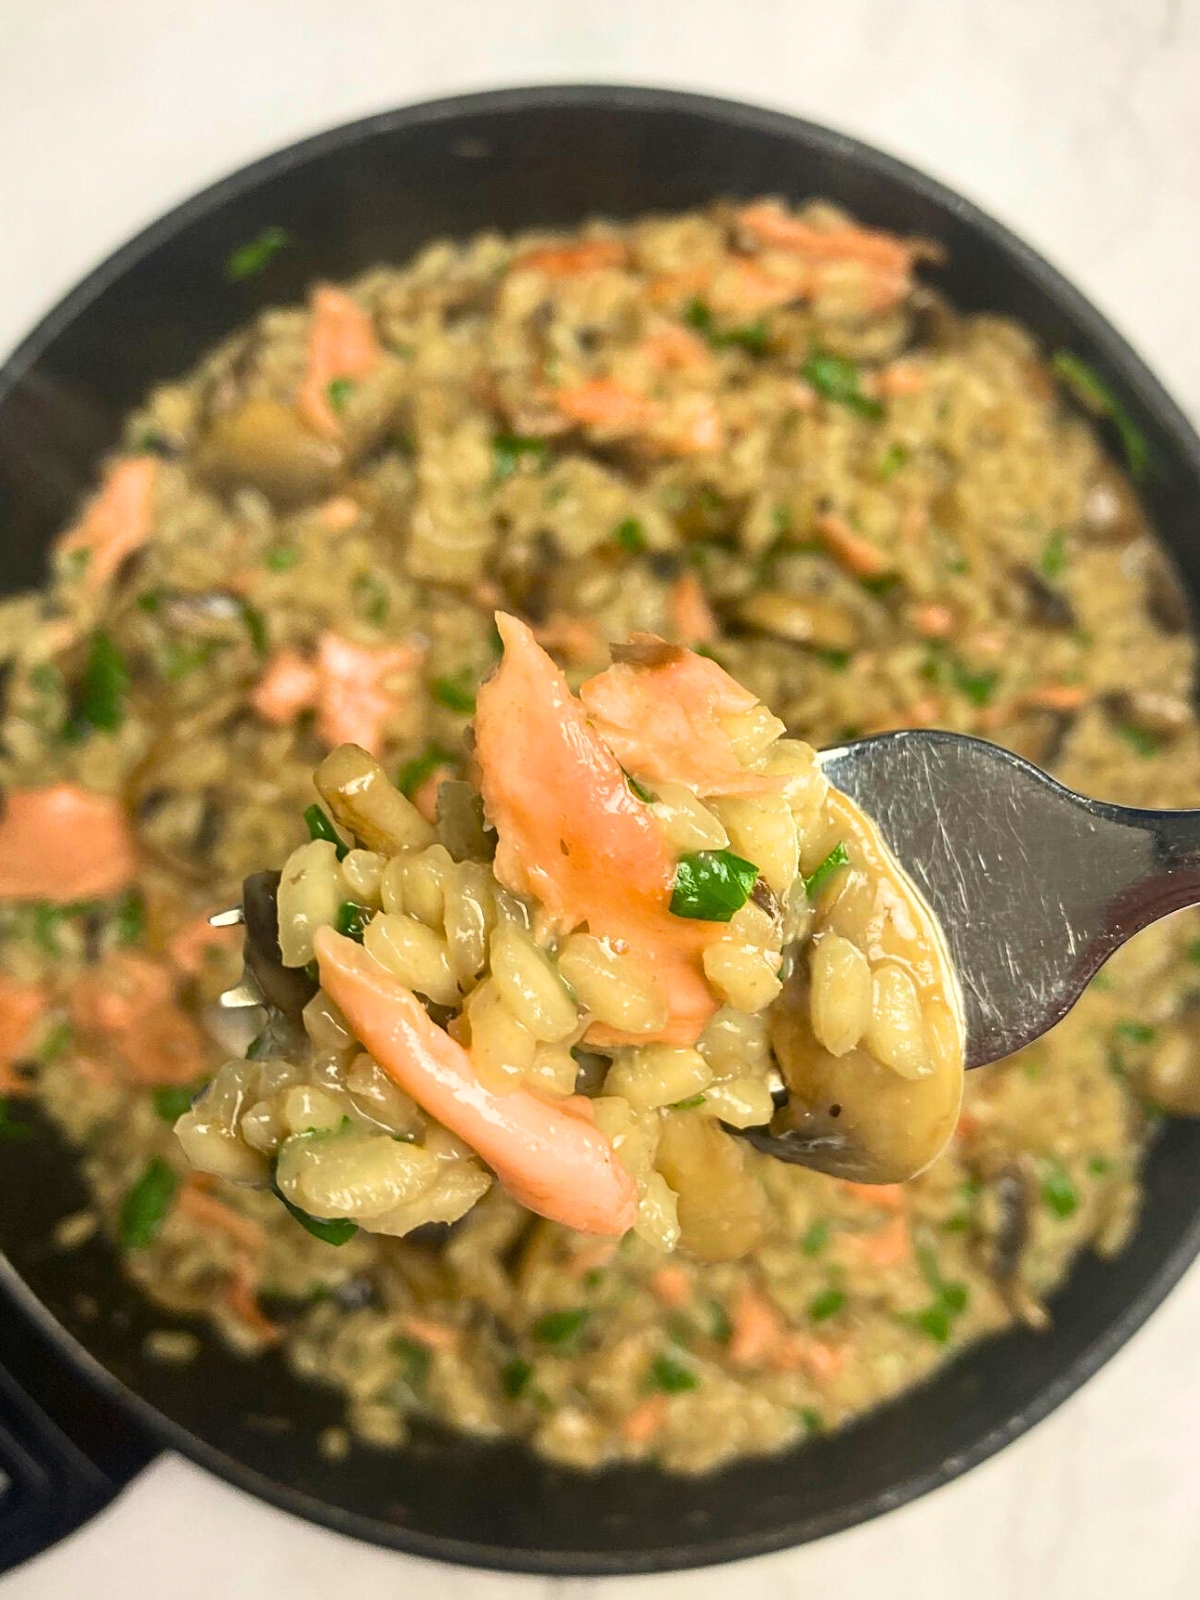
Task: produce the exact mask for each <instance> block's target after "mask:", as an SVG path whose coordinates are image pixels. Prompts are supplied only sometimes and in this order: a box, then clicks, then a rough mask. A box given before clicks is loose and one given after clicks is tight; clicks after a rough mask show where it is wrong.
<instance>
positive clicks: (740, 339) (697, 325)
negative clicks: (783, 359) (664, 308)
mask: <svg viewBox="0 0 1200 1600" xmlns="http://www.w3.org/2000/svg"><path fill="white" fill-rule="evenodd" d="M683 320H684V321H685V322H686V323H687V325H688V326H689V327H690V328H694V329H695V330H696V332H697V333H698V334H699V335H700V337H701V338H702V339H704V341H705V342H706V343H707V344H708V345H709V346H710V347H711V348H712V349H713V350H730V349H738V350H744V351H745V352H746V354H747V355H750V356H765V355H766V353H767V351H768V350H769V349H770V348H771V330H770V328H769V327H768V326H767V322H766V318H765V317H756V318H755V319H754V321H753V322H746V323H743V324H742V325H741V326H740V327H736V328H721V327H719V326H718V325H717V321H716V318H715V317H714V316H713V312H712V307H711V306H710V305H709V304H708V302H707V301H706V300H701V299H699V298H697V299H694V300H690V301H689V302H688V304H687V306H686V307H685V308H684V313H683Z"/></svg>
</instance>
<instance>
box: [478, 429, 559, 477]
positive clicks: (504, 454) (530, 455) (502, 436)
mask: <svg viewBox="0 0 1200 1600" xmlns="http://www.w3.org/2000/svg"><path fill="white" fill-rule="evenodd" d="M549 452H550V446H549V445H548V444H547V442H546V440H545V439H539V438H537V437H536V436H532V435H529V434H523V433H498V434H496V436H495V437H494V438H493V440H492V482H493V483H503V482H504V481H505V479H506V478H511V477H512V475H513V473H514V472H516V471H517V469H518V467H520V466H521V464H522V463H523V462H526V461H528V462H529V464H530V465H531V466H533V467H534V468H536V469H537V470H538V471H545V469H546V467H547V466H548V465H549Z"/></svg>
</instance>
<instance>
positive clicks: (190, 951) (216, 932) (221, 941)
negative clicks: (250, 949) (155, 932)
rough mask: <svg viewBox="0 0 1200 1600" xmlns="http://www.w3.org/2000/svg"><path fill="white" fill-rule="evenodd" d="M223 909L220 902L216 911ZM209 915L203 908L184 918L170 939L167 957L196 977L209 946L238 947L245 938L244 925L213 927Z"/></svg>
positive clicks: (201, 970) (223, 948) (212, 947)
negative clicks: (185, 920) (242, 928)
mask: <svg viewBox="0 0 1200 1600" xmlns="http://www.w3.org/2000/svg"><path fill="white" fill-rule="evenodd" d="M220 909H221V908H220V907H219V906H214V907H213V910H214V911H219V910H220ZM208 915H209V914H208V913H207V912H201V914H200V915H199V916H198V917H193V918H192V919H191V921H190V922H185V923H184V924H183V926H182V928H179V929H177V930H176V932H175V933H173V934H172V935H171V937H170V939H169V940H168V941H167V956H168V958H169V959H170V960H171V962H172V963H173V964H174V965H175V966H176V967H178V968H179V970H180V972H183V973H186V974H187V976H188V977H189V978H195V977H197V976H198V975H199V974H200V973H201V972H203V971H204V966H205V962H206V961H207V959H208V952H209V951H210V950H236V949H237V947H238V944H239V942H240V940H241V938H242V930H241V928H237V927H235V928H214V927H213V926H212V924H211V923H210V922H209V920H208Z"/></svg>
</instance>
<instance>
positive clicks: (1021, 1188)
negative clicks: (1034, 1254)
mask: <svg viewBox="0 0 1200 1600" xmlns="http://www.w3.org/2000/svg"><path fill="white" fill-rule="evenodd" d="M989 1190H990V1201H991V1205H990V1210H991V1213H992V1215H991V1217H990V1218H989V1221H990V1223H991V1227H990V1229H989V1232H988V1235H987V1268H988V1271H989V1272H990V1273H991V1275H992V1277H993V1278H995V1280H996V1282H997V1283H1003V1284H1007V1283H1010V1282H1011V1281H1012V1280H1013V1279H1014V1278H1015V1277H1016V1276H1017V1271H1018V1269H1019V1267H1020V1265H1021V1257H1022V1255H1023V1254H1024V1252H1025V1246H1026V1245H1027V1244H1028V1243H1029V1222H1030V1211H1031V1206H1032V1201H1031V1196H1030V1182H1029V1175H1028V1173H1027V1172H1026V1171H1025V1169H1024V1168H1023V1167H1022V1166H1021V1165H1020V1164H1019V1163H1017V1162H1010V1163H1008V1164H1007V1165H1006V1166H1003V1167H1001V1169H1000V1171H999V1172H998V1173H997V1174H996V1176H995V1177H994V1178H993V1179H992V1181H991V1184H990V1185H989Z"/></svg>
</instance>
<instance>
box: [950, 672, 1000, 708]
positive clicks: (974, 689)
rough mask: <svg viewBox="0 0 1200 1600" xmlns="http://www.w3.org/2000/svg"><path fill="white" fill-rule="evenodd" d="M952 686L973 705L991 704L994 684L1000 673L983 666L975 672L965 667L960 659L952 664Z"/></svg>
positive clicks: (997, 680) (994, 688)
mask: <svg viewBox="0 0 1200 1600" xmlns="http://www.w3.org/2000/svg"><path fill="white" fill-rule="evenodd" d="M953 673H954V686H955V688H956V689H958V691H959V693H960V694H962V695H964V696H965V697H966V699H968V700H969V701H970V702H971V704H972V705H973V706H980V707H982V706H987V705H991V703H992V700H993V699H994V698H995V694H996V685H997V684H998V683H999V682H1000V674H999V673H998V672H996V671H994V670H993V669H991V668H990V667H989V668H984V669H983V670H981V671H979V672H976V671H974V670H972V668H970V667H966V666H964V665H963V664H962V662H961V661H956V662H955V663H954V665H953Z"/></svg>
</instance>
